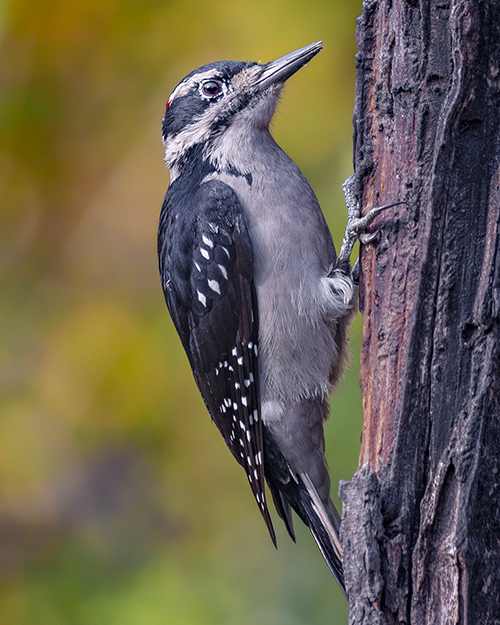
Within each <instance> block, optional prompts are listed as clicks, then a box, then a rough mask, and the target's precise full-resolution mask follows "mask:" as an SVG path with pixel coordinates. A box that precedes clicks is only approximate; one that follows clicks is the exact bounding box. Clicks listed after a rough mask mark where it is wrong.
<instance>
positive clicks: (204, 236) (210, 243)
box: [201, 234, 214, 249]
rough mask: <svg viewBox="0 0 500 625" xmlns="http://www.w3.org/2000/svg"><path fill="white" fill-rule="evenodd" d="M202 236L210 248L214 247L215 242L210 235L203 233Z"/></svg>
mask: <svg viewBox="0 0 500 625" xmlns="http://www.w3.org/2000/svg"><path fill="white" fill-rule="evenodd" d="M201 238H202V240H203V243H205V245H208V247H209V248H210V249H213V247H214V242H213V241H212V239H211V238H210V237H207V236H206V235H205V234H202V235H201Z"/></svg>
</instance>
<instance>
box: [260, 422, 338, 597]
mask: <svg viewBox="0 0 500 625" xmlns="http://www.w3.org/2000/svg"><path fill="white" fill-rule="evenodd" d="M264 450H265V457H266V460H268V462H265V464H264V468H265V475H266V481H267V483H268V486H269V489H270V490H271V493H272V496H273V500H274V503H275V506H276V510H277V511H278V514H279V516H280V517H281V518H282V519H283V521H284V523H285V526H286V528H287V530H288V533H289V534H290V536H291V538H292V539H293V540H295V535H294V533H293V525H292V516H291V509H293V510H294V511H295V512H296V513H297V515H298V516H299V517H300V519H301V520H302V521H303V523H304V524H305V525H307V527H308V528H309V529H310V531H311V533H312V535H313V537H314V540H315V541H316V543H317V545H318V547H319V549H320V551H321V553H322V555H323V558H324V559H325V561H326V563H327V564H328V567H329V569H330V571H331V572H332V574H333V576H334V577H335V579H336V580H337V583H338V584H339V586H340V588H341V589H342V592H343V593H344V594H345V595H346V596H347V594H346V589H345V582H344V570H343V565H342V549H341V545H340V541H339V528H340V515H339V513H338V511H337V509H336V508H335V506H334V505H333V502H332V501H331V499H330V498H329V497H328V502H327V503H324V502H323V501H322V499H321V498H320V496H319V495H318V492H317V490H316V488H315V486H314V485H313V483H312V481H311V479H310V477H309V475H308V474H307V473H299V474H295V473H294V472H293V471H292V470H291V468H290V465H289V464H288V462H287V460H286V459H285V457H284V456H283V454H282V453H281V451H280V449H279V448H278V446H277V444H276V442H275V441H274V438H273V436H272V435H271V434H270V432H269V431H267V428H266V429H265V435H264Z"/></svg>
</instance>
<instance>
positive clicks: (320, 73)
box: [0, 0, 361, 625]
mask: <svg viewBox="0 0 500 625" xmlns="http://www.w3.org/2000/svg"><path fill="white" fill-rule="evenodd" d="M360 11H361V2H360V0H347V1H341V0H312V2H309V3H307V4H304V3H303V2H298V1H297V0H291V1H287V2H284V0H274V1H273V0H268V1H267V2H264V1H262V0H257V1H256V2H253V3H248V2H243V1H242V0H234V1H232V2H228V1H227V0H214V1H212V2H204V1H203V0H193V1H191V2H189V3H188V2H182V1H180V0H163V1H161V0H147V1H145V2H140V3H139V2H134V1H132V0H111V1H108V2H102V1H100V2H97V1H95V0H83V1H80V2H76V1H75V0H66V1H65V2H63V1H62V0H52V1H48V2H44V3H39V2H34V0H16V1H14V0H10V1H7V2H5V3H4V5H3V8H2V12H1V14H0V46H1V58H2V63H1V64H0V78H1V84H2V89H1V90H0V197H1V203H0V254H1V259H2V263H1V265H0V267H1V274H0V276H1V293H2V296H1V300H0V323H1V326H0V327H1V329H2V332H1V335H0V391H1V392H0V541H1V545H0V623H6V624H8V625H28V624H29V625H33V624H36V625H45V624H47V625H59V624H60V625H74V624H79V625H87V624H88V625H94V624H101V623H102V624H104V623H105V624H106V625H107V624H115V623H116V624H118V623H120V625H139V624H140V625H156V624H160V623H162V624H163V623H165V624H167V625H170V624H172V625H184V624H186V625H208V624H211V623H214V624H217V625H220V624H226V623H227V624H228V625H229V624H231V625H232V624H236V625H246V624H247V623H248V624H250V623H259V624H260V625H281V624H285V623H286V624H287V625H298V624H299V623H308V624H310V623H314V624H316V623H317V624H322V623H345V622H346V619H347V616H346V615H347V607H346V604H345V601H344V599H343V596H342V594H341V592H340V591H339V589H338V588H337V587H336V584H335V583H334V581H333V579H332V577H331V575H330V574H329V572H328V569H327V568H326V566H325V564H324V562H323V560H322V558H321V555H320V554H319V552H318V551H317V548H316V546H315V544H314V542H313V541H312V539H311V537H310V535H309V534H308V532H307V530H305V529H303V528H301V527H299V522H298V521H297V523H296V525H297V528H296V529H297V537H298V540H297V545H294V544H293V543H292V542H291V541H290V540H289V539H288V537H287V536H286V534H285V532H284V530H283V528H282V527H281V525H280V522H279V519H276V526H277V532H278V542H279V550H278V552H276V551H275V550H274V549H273V547H272V544H271V543H270V541H269V537H268V536H267V534H266V528H265V526H264V524H263V523H262V519H261V518H260V516H259V514H258V510H257V508H256V506H255V503H254V501H253V499H252V495H251V493H250V490H249V489H248V486H247V483H246V478H245V476H244V473H243V472H242V471H241V470H240V468H239V467H238V465H237V464H236V463H235V462H234V461H233V459H232V457H231V455H230V454H229V452H228V451H227V449H226V447H225V445H224V443H223V441H222V439H221V437H220V435H219V434H218V432H217V430H216V428H215V426H214V425H213V424H212V423H211V422H210V419H209V416H208V414H207V413H206V411H205V408H204V406H203V403H202V401H201V399H200V397H199V395H198V393H197V391H196V388H195V385H194V382H193V380H192V376H191V372H190V370H189V366H188V363H187V360H186V357H185V355H184V353H183V350H182V348H181V346H180V343H179V340H178V338H177V336H176V334H175V331H174V329H173V326H172V324H171V322H170V319H169V317H168V313H167V310H166V307H165V303H164V301H163V296H162V293H161V286H160V281H159V277H158V269H157V258H156V229H157V220H158V216H159V212H160V207H161V202H162V199H163V195H164V193H165V191H166V188H167V185H168V172H167V170H166V169H165V167H164V163H163V153H162V146H161V141H160V122H161V117H162V115H163V112H164V106H165V102H166V101H167V99H168V96H169V94H170V92H171V91H172V89H173V88H174V87H175V85H176V84H177V83H178V82H179V81H180V80H181V79H182V78H183V76H184V75H185V74H187V73H188V72H189V71H191V70H192V69H194V68H195V67H197V66H199V65H202V64H205V63H209V62H211V61H215V60H220V59H234V60H256V61H258V60H261V61H263V62H265V61H268V60H271V59H273V58H277V57H279V56H281V55H283V54H285V53H287V52H290V51H292V50H294V49H296V48H299V47H301V46H304V45H306V44H308V43H311V42H313V41H316V40H318V39H322V40H323V42H324V50H323V51H322V52H321V54H320V55H318V56H317V57H316V58H315V59H314V60H313V61H312V62H311V63H310V64H309V65H308V67H307V68H305V69H304V70H302V71H301V72H299V73H298V74H297V75H296V76H294V77H293V79H292V80H291V81H290V83H289V84H288V85H287V88H286V90H285V92H284V95H283V97H282V102H281V106H280V108H279V110H278V113H277V115H276V118H275V120H274V122H273V132H274V134H275V137H276V139H277V140H278V143H280V145H282V147H283V148H284V149H285V151H287V152H288V153H289V154H290V156H292V158H294V160H295V161H296V162H297V163H298V165H299V166H300V167H301V169H302V170H303V172H304V173H305V174H306V176H307V177H308V179H309V180H310V182H311V183H312V185H313V187H314V189H315V191H316V193H317V195H318V197H319V199H320V202H321V204H322V206H323V209H324V212H325V215H326V217H327V220H328V222H329V224H330V226H331V229H332V233H333V236H334V240H335V241H336V243H337V244H338V243H340V238H341V236H342V232H343V228H344V225H345V208H344V205H343V198H342V193H341V189H340V184H341V182H342V180H343V179H344V178H346V177H347V176H348V175H349V174H350V171H351V153H352V143H351V136H352V124H351V118H352V112H353V101H354V81H355V74H354V55H355V53H356V44H355V20H356V17H357V16H358V15H359V13H360ZM359 332H360V324H359V320H358V321H357V322H356V324H355V328H354V330H353V334H354V340H353V354H354V356H353V366H352V368H351V370H350V371H349V372H348V373H347V375H346V380H345V382H344V385H343V389H342V390H341V392H340V393H339V394H337V395H336V396H335V397H334V398H333V399H332V416H331V419H330V421H329V422H328V424H327V426H326V437H327V454H328V461H329V465H330V470H331V475H332V483H333V485H334V486H333V490H334V491H335V490H336V485H337V484H338V481H339V479H349V478H350V477H351V475H352V473H353V471H354V469H355V467H356V464H357V455H358V448H359V436H360V431H361V401H360V395H359V389H358V385H357V369H356V367H357V360H358V352H359V343H360V338H359Z"/></svg>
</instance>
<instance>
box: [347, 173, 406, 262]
mask: <svg viewBox="0 0 500 625" xmlns="http://www.w3.org/2000/svg"><path fill="white" fill-rule="evenodd" d="M354 181H355V177H354V174H352V175H351V176H349V178H347V180H345V181H344V183H343V184H342V190H343V191H344V196H345V202H346V206H347V225H346V229H345V234H344V238H343V240H342V245H341V247H340V252H339V260H347V261H349V259H350V257H351V252H352V248H353V247H354V244H355V243H356V241H357V240H358V239H359V241H360V242H361V243H363V244H364V245H366V244H367V243H370V242H371V241H373V239H374V238H375V237H376V236H377V235H378V233H379V231H378V230H376V231H375V232H371V233H369V232H365V230H366V228H368V226H370V225H371V224H372V223H373V221H374V220H375V217H376V216H377V215H378V214H379V213H380V212H382V211H383V210H385V209H386V208H390V207H391V206H396V205H397V204H405V202H394V203H392V204H384V206H376V207H375V208H372V209H371V210H370V211H369V212H368V213H367V214H366V215H364V216H363V217H360V209H359V202H358V200H357V198H356V196H355V195H354Z"/></svg>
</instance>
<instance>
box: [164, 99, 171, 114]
mask: <svg viewBox="0 0 500 625" xmlns="http://www.w3.org/2000/svg"><path fill="white" fill-rule="evenodd" d="M169 104H170V100H169V101H168V102H167V105H166V106H165V113H166V112H167V111H168V105H169Z"/></svg>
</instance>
